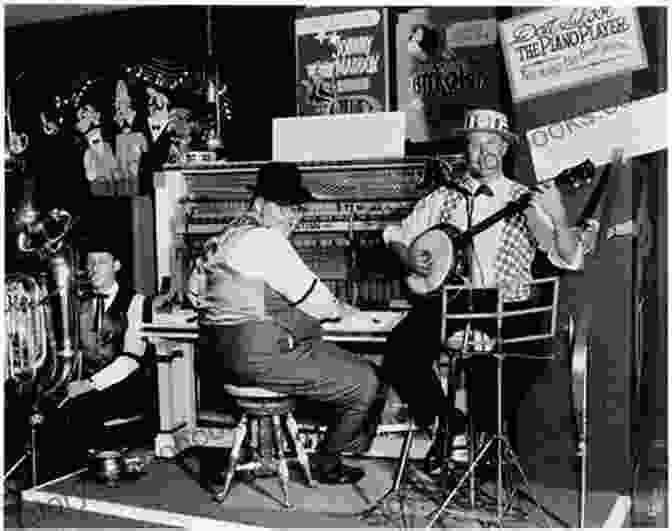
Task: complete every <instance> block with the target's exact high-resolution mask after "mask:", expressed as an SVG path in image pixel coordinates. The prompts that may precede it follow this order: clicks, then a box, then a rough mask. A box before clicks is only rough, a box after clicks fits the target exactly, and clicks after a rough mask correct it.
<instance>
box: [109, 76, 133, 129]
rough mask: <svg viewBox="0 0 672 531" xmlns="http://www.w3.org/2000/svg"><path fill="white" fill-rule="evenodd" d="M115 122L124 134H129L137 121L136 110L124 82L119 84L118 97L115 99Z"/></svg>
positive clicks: (121, 81) (120, 81)
mask: <svg viewBox="0 0 672 531" xmlns="http://www.w3.org/2000/svg"><path fill="white" fill-rule="evenodd" d="M114 111H115V112H114V121H115V122H116V124H117V126H118V127H119V129H120V130H121V131H122V132H125V133H129V132H130V131H131V128H132V127H133V121H134V120H135V115H136V112H135V109H134V108H133V103H132V100H131V97H130V96H129V94H128V87H127V86H126V83H125V82H124V81H123V80H119V81H118V82H117V90H116V96H115V98H114Z"/></svg>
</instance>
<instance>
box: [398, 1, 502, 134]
mask: <svg viewBox="0 0 672 531" xmlns="http://www.w3.org/2000/svg"><path fill="white" fill-rule="evenodd" d="M495 15H496V13H495V8H493V7H484V6H461V7H431V8H417V9H411V10H410V11H408V12H406V13H402V14H401V15H399V17H398V21H397V24H396V26H395V45H396V48H395V51H396V54H395V56H396V65H397V69H396V71H397V76H396V77H397V95H398V105H399V106H398V109H399V110H400V111H403V112H405V113H406V137H407V138H408V139H409V140H410V141H412V142H417V143H423V142H433V141H440V140H444V139H448V138H451V137H452V136H453V131H454V129H455V128H456V127H461V126H462V125H463V124H464V114H465V110H466V109H467V108H470V107H476V106H484V107H494V108H497V107H498V106H499V103H500V99H501V91H500V66H499V65H500V62H499V56H498V49H497V20H496V16H495Z"/></svg>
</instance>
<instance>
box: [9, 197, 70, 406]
mask: <svg viewBox="0 0 672 531" xmlns="http://www.w3.org/2000/svg"><path fill="white" fill-rule="evenodd" d="M16 225H17V228H18V229H19V231H20V232H19V234H18V236H17V246H18V249H19V252H22V253H31V254H34V255H36V256H38V257H39V259H40V260H39V262H40V269H41V271H40V272H39V273H37V274H36V276H31V275H29V274H25V273H15V274H13V275H10V276H8V277H7V279H6V281H5V283H6V306H5V324H6V329H7V354H6V357H7V362H8V363H7V371H6V378H10V379H13V380H15V381H17V382H19V383H22V382H27V381H31V382H34V381H37V382H38V383H39V385H40V388H41V395H42V396H49V395H50V394H52V393H53V392H55V391H56V390H58V389H60V388H61V387H62V386H63V385H64V384H66V383H67V382H68V381H69V380H70V378H71V377H72V376H73V375H74V371H75V369H76V368H77V365H78V361H79V358H81V356H78V353H79V350H78V349H79V322H78V311H77V309H78V308H77V307H78V302H79V300H78V294H77V289H78V275H77V274H76V270H75V269H74V268H73V265H74V264H77V253H76V250H75V249H74V247H73V246H72V245H71V242H70V241H69V236H70V235H71V229H72V227H73V225H74V220H73V218H72V216H71V215H70V214H69V213H68V212H66V211H65V210H59V209H54V210H51V211H49V213H48V214H47V216H46V217H45V218H44V219H40V216H39V212H38V211H37V210H36V209H35V208H34V207H33V206H32V205H31V204H30V203H27V204H26V205H24V206H23V207H22V208H21V209H20V210H19V211H18V214H17V218H16ZM36 277H37V278H36ZM38 279H39V280H38ZM40 369H44V370H42V371H41V370H40Z"/></svg>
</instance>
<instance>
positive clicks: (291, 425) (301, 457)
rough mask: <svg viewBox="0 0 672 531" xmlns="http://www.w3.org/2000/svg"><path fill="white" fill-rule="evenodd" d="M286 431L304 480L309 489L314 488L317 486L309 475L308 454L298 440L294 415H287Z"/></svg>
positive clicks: (297, 428) (297, 429)
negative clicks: (289, 436) (290, 437)
mask: <svg viewBox="0 0 672 531" xmlns="http://www.w3.org/2000/svg"><path fill="white" fill-rule="evenodd" d="M286 418H287V429H288V430H289V434H290V435H291V436H292V442H293V443H294V450H296V458H297V460H298V461H299V464H300V465H301V468H302V469H303V473H304V474H305V475H306V480H307V481H308V486H309V487H316V486H317V484H316V483H315V481H314V480H313V475H312V474H311V473H310V463H309V462H308V454H307V453H306V449H305V448H304V447H303V443H302V442H301V439H300V438H299V427H298V426H297V424H296V420H294V415H292V414H291V413H287V417H286Z"/></svg>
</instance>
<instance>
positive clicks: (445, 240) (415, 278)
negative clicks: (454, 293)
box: [406, 227, 455, 295]
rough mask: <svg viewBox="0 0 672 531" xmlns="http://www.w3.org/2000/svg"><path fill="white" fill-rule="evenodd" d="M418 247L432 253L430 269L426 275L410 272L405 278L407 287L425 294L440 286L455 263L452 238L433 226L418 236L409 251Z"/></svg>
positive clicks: (440, 228)
mask: <svg viewBox="0 0 672 531" xmlns="http://www.w3.org/2000/svg"><path fill="white" fill-rule="evenodd" d="M416 249H419V250H421V251H429V252H430V253H431V255H432V260H433V262H432V271H431V273H430V274H429V275H428V276H426V277H421V276H420V275H416V274H414V273H411V274H410V275H408V277H407V278H406V283H407V284H408V287H409V288H410V289H411V291H413V293H416V294H418V295H426V294H428V293H431V292H433V291H435V290H437V289H439V288H440V287H441V285H442V284H443V283H444V281H445V280H446V277H447V276H448V274H449V273H450V271H451V270H452V269H453V266H454V264H455V249H454V245H453V240H452V238H451V236H450V235H448V234H447V232H446V230H444V229H443V228H442V227H433V228H430V229H428V230H426V231H425V232H423V233H422V234H420V236H418V237H417V238H416V239H415V240H414V241H413V243H412V244H411V251H413V250H416Z"/></svg>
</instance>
